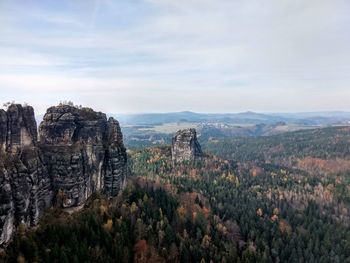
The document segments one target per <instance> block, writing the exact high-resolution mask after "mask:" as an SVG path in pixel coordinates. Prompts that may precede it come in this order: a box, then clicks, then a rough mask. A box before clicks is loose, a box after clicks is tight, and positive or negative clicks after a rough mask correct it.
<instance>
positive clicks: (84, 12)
mask: <svg viewBox="0 0 350 263" xmlns="http://www.w3.org/2000/svg"><path fill="white" fill-rule="evenodd" d="M63 2H65V1H63ZM79 4H81V6H82V7H81V8H79ZM83 4H85V5H83ZM9 5H10V6H11V4H9ZM16 8H17V9H19V10H21V8H20V7H19V6H16ZM123 8H124V9H123ZM32 9H33V10H31V11H32V12H21V14H22V15H23V16H17V18H16V19H15V20H13V18H12V19H8V20H5V21H6V27H0V33H2V39H1V40H0V56H1V58H2V59H1V61H0V69H2V70H3V74H2V75H0V87H1V88H0V89H9V88H11V89H12V90H13V93H12V96H13V97H16V95H17V94H16V92H25V93H26V92H27V93H28V97H30V96H31V94H30V92H29V91H30V90H33V91H36V92H42V93H43V94H45V93H48V92H57V93H59V92H62V93H63V94H64V95H65V96H68V97H69V95H70V94H71V95H72V97H74V98H78V99H79V98H80V97H81V98H84V99H86V100H87V101H88V102H91V103H92V104H93V105H91V106H95V105H96V107H99V106H101V105H103V106H106V105H108V107H109V108H108V111H113V110H118V111H143V110H144V111H153V110H154V111H166V110H183V109H188V110H196V109H197V110H201V111H237V110H244V109H251V110H259V111H266V110H268V111H272V110H275V111H282V110H283V111H286V110H291V111H296V110H302V111H305V110H308V109H310V110H311V109H312V110H316V109H322V110H326V109H334V108H336V107H339V108H342V109H345V108H348V109H350V107H348V106H347V104H346V102H345V99H344V95H341V94H348V91H347V90H348V87H349V84H350V75H349V74H348V72H349V70H350V63H349V61H350V48H349V47H350V45H349V44H350V35H349V34H347V33H348V32H349V30H350V17H349V16H348V14H349V12H350V2H349V1H346V0H317V1H316V0H310V1H304V0H285V1H281V0H268V1H257V0H253V1H243V0H218V1H212V0H178V1H172V0H147V1H135V2H134V1H130V2H129V1H88V2H84V3H82V2H79V1H78V2H75V3H74V6H73V7H72V8H71V9H69V10H67V7H66V6H65V7H62V8H61V9H59V8H58V9H57V10H55V9H50V8H49V7H47V6H45V7H43V6H40V5H38V6H37V7H32ZM3 10H5V9H3ZM22 11H23V10H22ZM123 11H124V13H123ZM26 13H29V14H34V15H26ZM0 14H1V15H2V14H4V17H10V15H9V11H8V12H5V11H2V12H0ZM33 16H35V19H36V20H43V21H46V22H45V23H44V26H40V25H37V24H36V23H34V22H35V21H34V22H33ZM0 17H1V16H0ZM26 22H28V23H29V24H30V23H31V22H33V24H32V26H33V29H32V30H28V25H26ZM184 92H185V93H186V101H185V100H184V99H183V94H184ZM7 94H11V93H7ZM91 94H94V95H95V98H99V100H97V99H96V100H94V99H91V100H90V98H93V97H94V96H93V95H91ZM56 95H57V94H56ZM104 96H108V98H107V99H104V98H105V97H104ZM120 96H124V98H125V99H124V100H125V101H126V100H128V103H126V102H125V103H118V105H116V104H115V103H113V102H112V101H113V100H114V99H115V98H116V97H120ZM284 96H288V101H287V102H280V100H281V99H282V98H283V97H284ZM310 98H312V101H310ZM28 101H30V99H28ZM109 101H110V102H109ZM124 104H125V105H124ZM122 105H123V106H125V110H123V109H122V108H121V106H122ZM132 107H134V109H133V108H132ZM293 107H294V108H295V109H296V110H293Z"/></svg>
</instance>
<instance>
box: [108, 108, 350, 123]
mask: <svg viewBox="0 0 350 263" xmlns="http://www.w3.org/2000/svg"><path fill="white" fill-rule="evenodd" d="M110 115H111V116H113V117H115V118H117V119H118V120H119V121H120V122H121V124H122V125H157V124H162V123H174V122H195V123H203V122H204V123H230V124H261V123H264V124H273V123H276V122H285V123H294V124H299V125H337V124H347V123H349V122H350V112H339V111H335V112H311V113H307V112H305V113H269V114H264V113H256V112H251V111H247V112H241V113H195V112H190V111H183V112H170V113H140V114H120V115H115V114H110Z"/></svg>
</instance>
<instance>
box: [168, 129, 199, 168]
mask: <svg viewBox="0 0 350 263" xmlns="http://www.w3.org/2000/svg"><path fill="white" fill-rule="evenodd" d="M171 154H172V160H173V162H175V163H179V162H183V161H194V160H195V159H196V158H198V157H201V156H202V155H203V153H202V149H201V146H200V144H199V142H198V140H197V132H196V130H195V129H185V130H180V131H178V132H177V133H176V134H175V136H174V137H173V140H172V145H171Z"/></svg>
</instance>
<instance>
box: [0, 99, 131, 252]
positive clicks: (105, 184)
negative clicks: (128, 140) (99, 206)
mask: <svg viewBox="0 0 350 263" xmlns="http://www.w3.org/2000/svg"><path fill="white" fill-rule="evenodd" d="M37 134H38V133H37V125H36V121H35V118H34V110H33V108H32V107H30V106H21V105H17V104H16V105H10V106H9V108H8V110H7V111H4V110H0V246H1V245H3V244H6V243H8V242H9V240H10V239H11V236H12V234H13V231H14V230H15V229H16V227H17V226H18V225H19V224H25V225H27V226H32V225H36V224H37V222H38V218H39V216H40V214H42V212H43V210H45V209H46V208H48V207H50V206H52V205H53V204H54V203H58V204H60V205H62V206H63V207H76V206H80V205H82V204H84V201H85V200H86V199H87V198H88V197H89V196H90V195H91V194H92V193H94V192H96V191H99V192H104V193H105V194H107V195H108V196H115V195H116V194H118V192H119V191H120V190H121V189H122V187H123V185H124V183H125V179H126V172H127V168H126V165H127V157H126V149H125V147H124V145H123V137H122V133H121V130H120V126H119V123H118V122H117V121H116V120H114V119H113V118H110V119H109V120H107V117H106V115H105V114H103V113H101V112H95V111H93V110H92V109H89V108H76V107H73V106H68V105H60V106H57V107H51V108H49V109H48V110H47V112H46V114H45V116H44V120H43V122H42V123H41V124H40V127H39V140H38V138H37V137H38V135H37Z"/></svg>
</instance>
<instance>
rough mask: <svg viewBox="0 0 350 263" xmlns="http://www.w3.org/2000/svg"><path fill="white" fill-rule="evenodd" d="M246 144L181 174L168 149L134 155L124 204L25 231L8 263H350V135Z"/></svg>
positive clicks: (92, 205) (294, 136)
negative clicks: (349, 143)
mask: <svg viewBox="0 0 350 263" xmlns="http://www.w3.org/2000/svg"><path fill="white" fill-rule="evenodd" d="M325 138H326V139H327V140H325ZM242 141H243V140H242ZM246 141H247V143H246V144H243V143H242V145H241V146H237V145H239V141H237V140H236V139H234V140H232V141H231V144H229V143H228V142H226V143H225V144H224V145H225V146H226V147H224V146H223V145H222V147H218V146H217V145H216V146H210V145H206V146H205V148H206V149H207V151H208V152H214V153H216V154H217V155H212V154H210V153H208V154H206V156H205V157H203V158H201V159H199V160H197V161H195V162H184V163H181V164H178V165H176V166H174V165H173V163H172V161H171V151H170V147H168V146H164V147H154V148H146V149H142V150H131V151H129V160H130V161H129V168H130V171H131V175H130V178H129V180H128V185H127V187H126V188H125V190H124V191H123V193H122V194H121V195H120V196H118V197H117V198H114V199H107V198H106V197H104V196H103V195H97V194H96V195H94V196H92V197H91V198H90V199H89V202H88V203H87V204H86V205H85V207H84V208H83V210H82V211H80V212H78V213H73V214H68V213H66V212H65V211H63V210H61V209H60V208H58V207H55V208H52V209H50V210H48V211H47V213H46V214H45V216H44V217H43V218H42V219H41V222H40V224H39V226H38V227H37V228H36V229H26V228H25V227H24V226H23V227H20V229H19V231H18V233H17V235H16V237H15V239H14V241H13V242H12V244H11V245H10V246H9V247H8V248H7V250H6V251H3V252H2V254H1V256H0V258H1V259H2V260H3V261H6V262H115V259H118V262H317V263H318V262H350V228H349V222H350V219H349V210H350V198H349V197H350V195H349V192H350V191H349V185H350V182H349V167H350V166H349V163H348V160H347V156H349V155H348V154H347V151H348V148H347V147H345V143H346V142H347V141H348V135H347V132H346V131H345V130H344V129H343V128H337V129H334V128H332V129H328V130H327V129H325V130H313V131H303V132H293V133H289V134H284V135H277V136H271V137H267V138H264V139H261V138H255V139H246ZM210 147H212V148H210ZM235 147H236V148H235ZM275 148H276V149H281V148H282V149H283V154H281V153H278V150H275ZM229 149H231V151H232V153H231V154H229V155H228V154H227V153H228V151H229ZM235 149H237V150H235ZM276 151H277V152H276ZM281 152H282V151H281ZM218 156H221V157H218ZM225 156H226V157H228V158H224V157H225ZM231 157H234V158H231Z"/></svg>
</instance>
